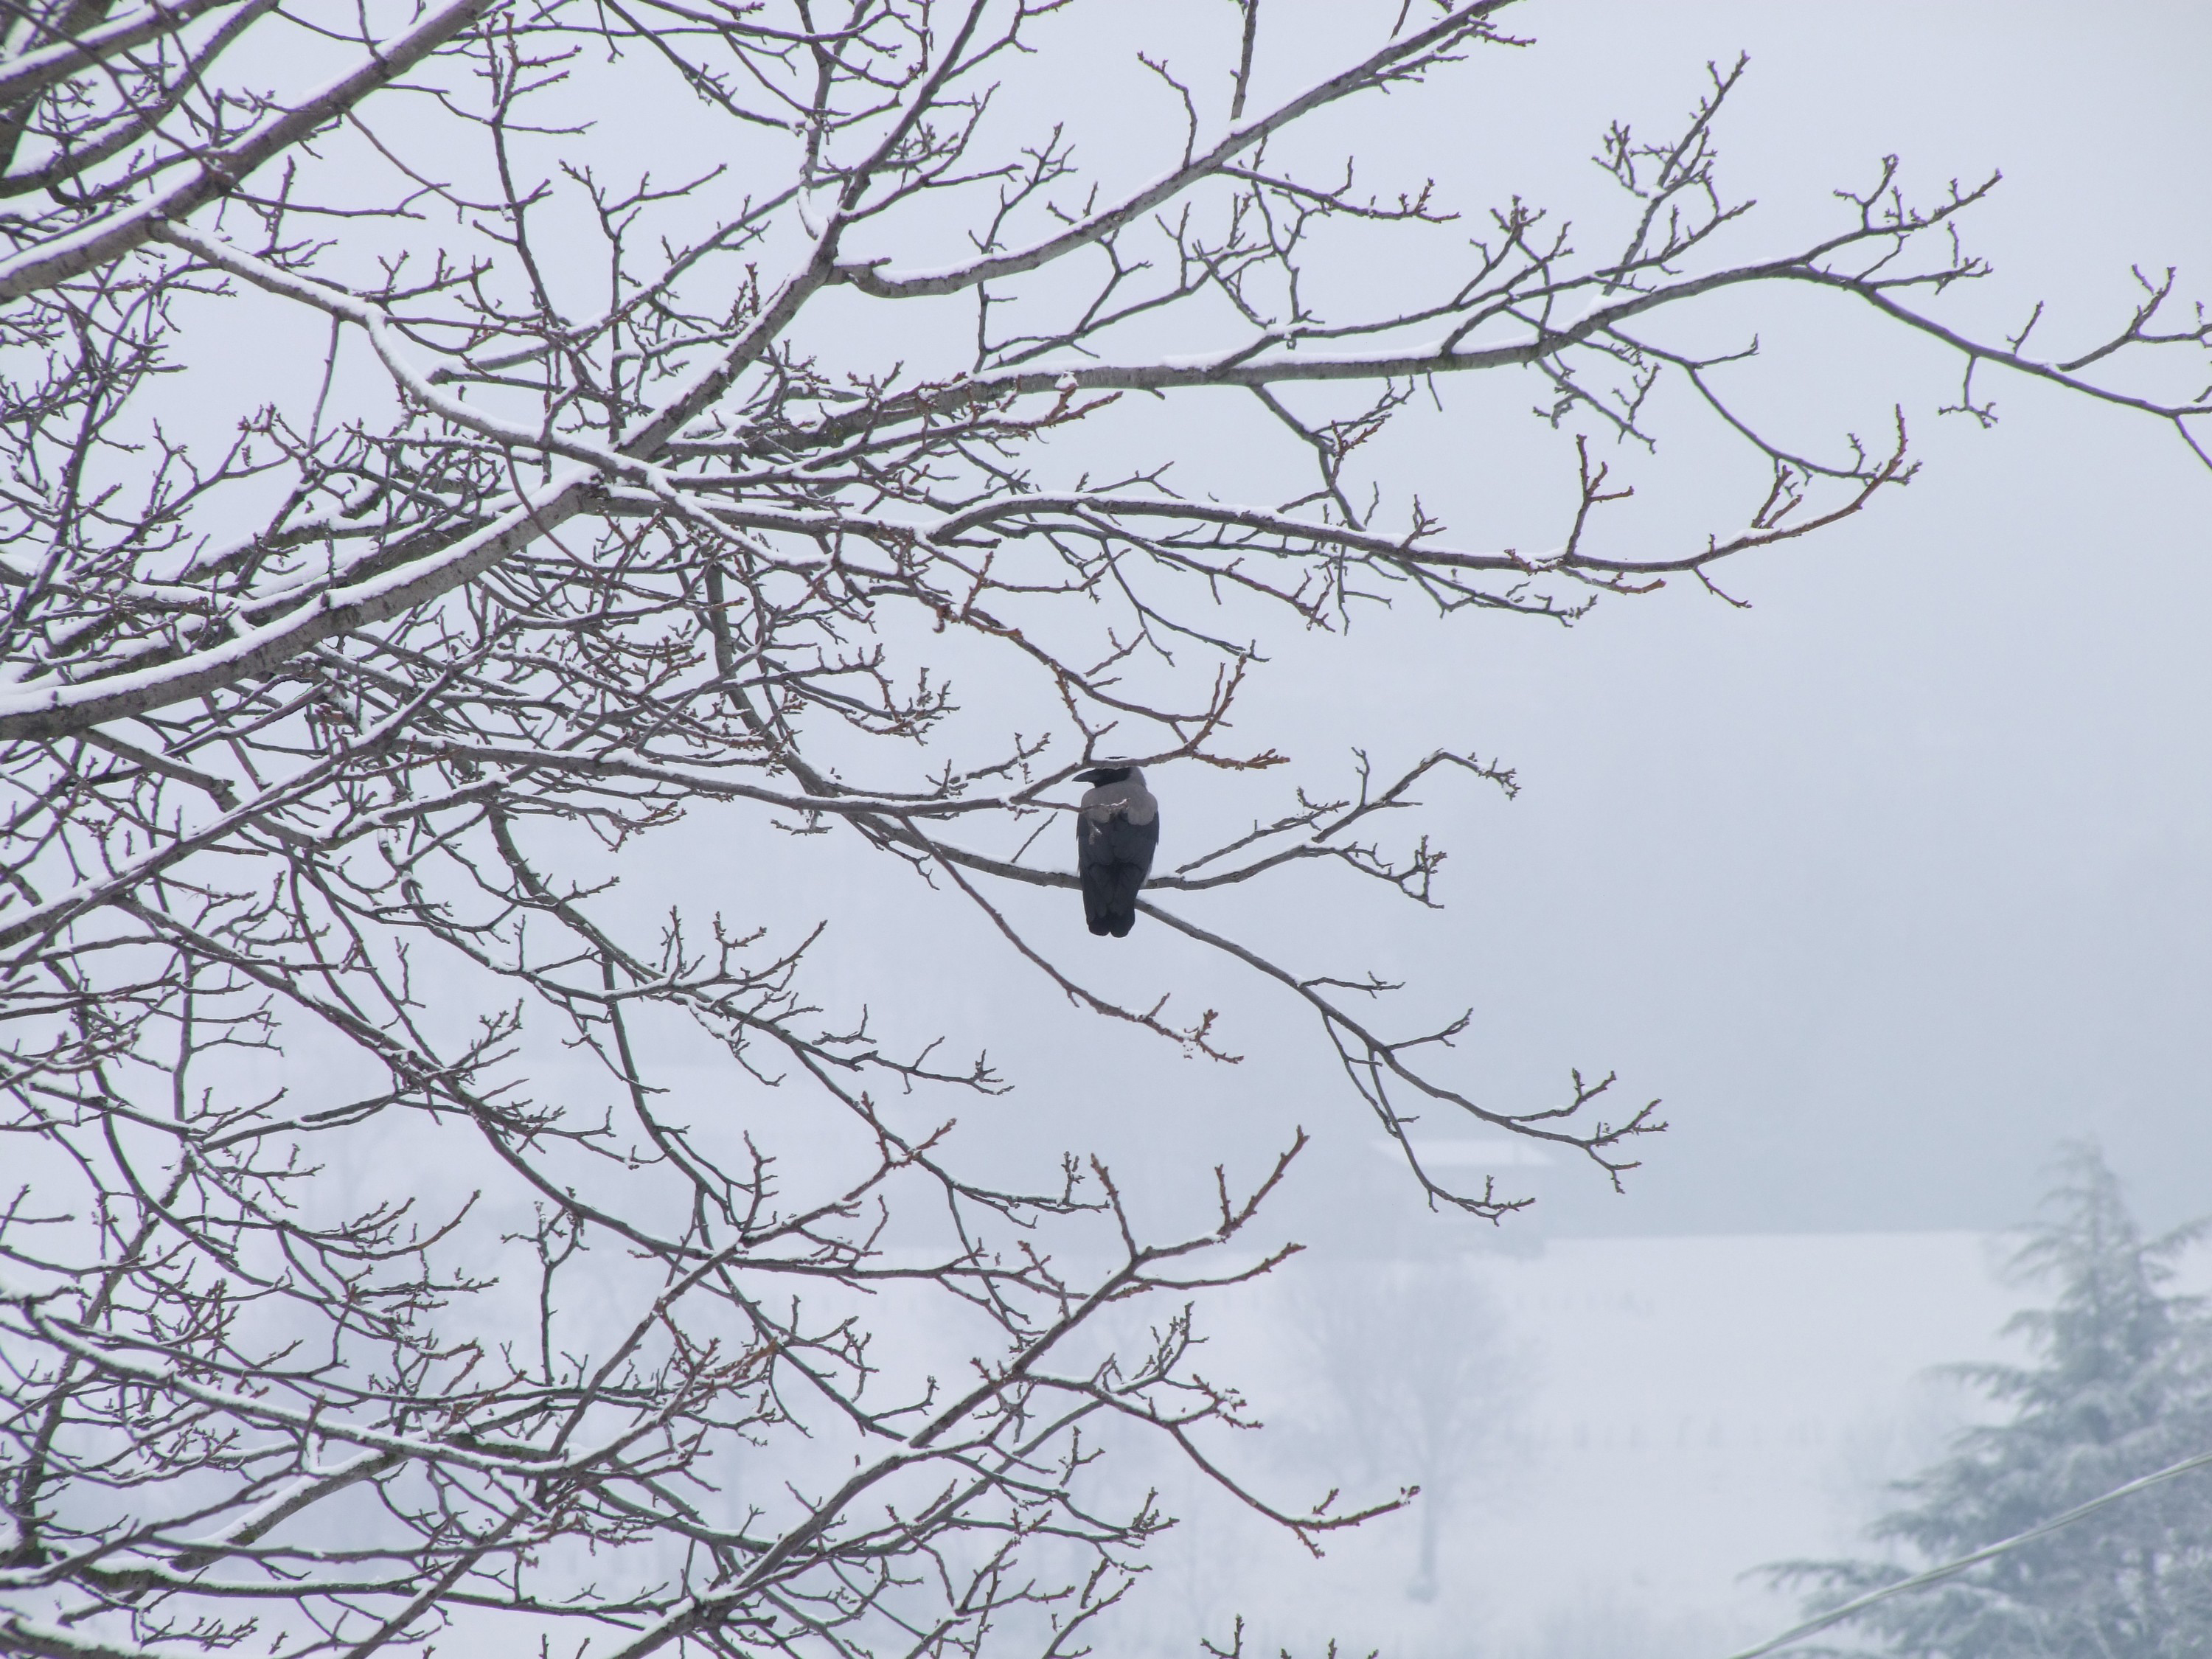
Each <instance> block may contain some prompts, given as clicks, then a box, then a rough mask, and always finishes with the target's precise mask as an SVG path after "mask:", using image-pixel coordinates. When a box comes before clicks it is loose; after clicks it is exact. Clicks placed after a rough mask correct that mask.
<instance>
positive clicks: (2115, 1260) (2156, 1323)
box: [1780, 1146, 2212, 1659]
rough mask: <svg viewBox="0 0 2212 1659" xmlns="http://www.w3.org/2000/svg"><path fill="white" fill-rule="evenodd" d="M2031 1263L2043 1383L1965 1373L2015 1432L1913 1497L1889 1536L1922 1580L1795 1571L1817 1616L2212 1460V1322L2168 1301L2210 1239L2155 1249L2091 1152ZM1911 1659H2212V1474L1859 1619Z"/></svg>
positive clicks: (1996, 1427) (1882, 1565) (2189, 1232)
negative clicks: (2177, 1268)
mask: <svg viewBox="0 0 2212 1659" xmlns="http://www.w3.org/2000/svg"><path fill="white" fill-rule="evenodd" d="M2064 1169H2065V1176H2064V1180H2063V1183H2062V1184H2061V1185H2060V1186H2059V1187H2058V1188H2057V1189H2056V1190H2054V1191H2053V1192H2052V1194H2051V1196H2050V1198H2049V1200H2047V1201H2046V1204H2045V1215H2044V1218H2043V1219H2042V1220H2041V1221H2040V1222H2039V1224H2038V1225H2036V1226H2035V1227H2034V1228H2033V1231H2031V1233H2030V1235H2029V1237H2028V1240H2027V1243H2026V1244H2025V1245H2024V1246H2023V1247H2022V1248H2021V1251H2020V1253H2019V1255H2017V1257H2016V1258H2015V1262H2016V1264H2017V1266H2018V1267H2020V1268H2021V1270H2022V1271H2024V1272H2027V1273H2033V1274H2034V1275H2036V1276H2038V1277H2039V1278H2042V1279H2046V1280H2048V1281H2049V1282H2050V1283H2051V1285H2052V1286H2053V1288H2054V1290H2055V1291H2056V1295H2055V1297H2054V1298H2053V1300H2052V1302H2051V1305H2050V1306H2049V1307H2047V1308H2041V1309H2036V1310H2030V1311H2028V1312H2025V1313H2021V1314H2020V1315H2017V1316H2015V1318H2014V1319H2013V1321H2012V1322H2011V1323H2010V1325H2009V1326H2008V1330H2012V1331H2015V1332H2017V1333H2019V1334H2023V1335H2025V1336H2026V1337H2027V1340H2028V1342H2029V1344H2030V1346H2031V1347H2032V1349H2033V1354H2034V1358H2033V1363H2031V1364H2024V1365H1968V1366H1960V1367H1958V1368H1957V1371H1958V1374H1959V1375H1960V1376H1963V1377H1965V1378H1966V1379H1967V1380H1968V1381H1969V1382H1971V1383H1974V1384H1976V1385H1977V1386H1978V1387H1979V1388H1980V1389H1982V1390H1983V1391H1984V1393H1986V1394H1987V1395H1988V1396H1989V1397H1990V1400H1991V1401H1994V1402H1996V1404H1998V1405H2000V1406H2002V1407H2008V1408H2009V1415H2008V1416H2006V1417H2004V1418H2003V1419H2002V1420H2000V1421H1998V1422H1996V1423H1993V1424H1990V1425H1987V1426H1984V1427H1978V1428H1973V1429H1970V1430H1968V1431H1966V1432H1965V1433H1964V1434H1962V1435H1961V1436H1960V1438H1959V1441H1958V1444H1957V1448H1956V1449H1955V1451H1954V1454H1953V1455H1951V1456H1950V1457H1948V1459H1946V1460H1945V1461H1944V1462H1941V1463H1938V1464H1936V1466H1935V1467H1934V1468H1930V1469H1929V1470H1927V1471H1925V1472H1924V1473H1923V1474H1918V1475H1916V1476H1914V1477H1912V1478H1911V1480H1905V1481H1903V1482H1901V1483H1900V1484H1899V1492H1900V1493H1901V1494H1902V1495H1903V1496H1904V1497H1905V1498H1906V1499H1907V1500H1908V1501H1907V1502H1906V1503H1905V1504H1904V1505H1903V1506H1902V1507H1901V1508H1899V1509H1898V1510H1894V1511H1893V1512H1892V1513H1890V1514H1888V1515H1887V1516H1883V1517H1882V1518H1881V1520H1880V1521H1879V1522H1876V1523H1875V1526H1874V1528H1873V1529H1872V1530H1873V1535H1874V1536H1875V1537H1876V1538H1877V1539H1881V1540H1886V1541H1891V1542H1893V1543H1894V1544H1896V1545H1898V1546H1899V1547H1901V1549H1902V1553H1903V1554H1904V1555H1905V1557H1906V1558H1907V1559H1906V1560H1905V1561H1904V1562H1900V1561H1897V1560H1890V1561H1881V1562H1874V1561H1850V1562H1826V1563H1808V1562H1799V1563H1792V1564H1790V1565H1788V1566H1786V1567H1784V1568H1783V1569H1781V1570H1780V1574H1781V1576H1782V1577H1784V1578H1787V1579H1794V1580H1798V1581H1810V1582H1811V1583H1813V1584H1814V1585H1816V1586H1817V1587H1818V1588H1817V1590H1816V1592H1815V1594H1814V1597H1813V1610H1814V1611H1816V1612H1817V1611H1820V1610H1821V1609H1824V1608H1826V1607H1833V1606H1835V1605H1837V1604H1838V1603H1839V1602H1842V1601H1850V1600H1851V1599H1853V1598H1855V1597H1857V1596H1860V1595H1865V1594H1867V1593H1868V1592H1869V1591H1871V1590H1874V1589H1879V1588H1881V1586H1883V1585H1884V1584H1888V1583H1896V1582H1897V1581H1899V1580H1900V1579H1902V1578H1905V1577H1910V1576H1911V1575H1913V1574H1914V1573H1916V1572H1917V1571H1921V1570H1922V1569H1923V1567H1926V1566H1929V1565H1937V1564H1941V1563H1943V1562H1946V1561H1952V1560H1956V1559H1959V1558H1960V1557H1962V1556H1966V1555H1970V1554H1972V1553H1975V1552H1977V1551H1978V1550H1981V1549H1984V1548H1985V1547H1988V1546H1990V1545H1992V1544H1996V1543H1999V1542H2002V1541H2004V1540H2006V1539H2009V1538H2014V1537H2017V1536H2018V1535H2019V1534H2022V1533H2026V1532H2028V1531H2031V1530H2033V1528H2037V1527H2039V1526H2040V1525H2042V1524H2043V1523H2045V1522H2049V1521H2051V1520H2052V1519H2053V1518H2054V1517H2056V1516H2061V1515H2063V1514H2064V1513H2066V1512H2067V1511H2068V1510H2072V1509H2074V1508H2075V1507H2076V1506H2078V1505H2081V1504H2086V1503H2087V1502H2089V1501H2090V1500H2091V1499H2093V1498H2098V1497H2100V1496H2101V1495H2103V1494H2105V1493H2106V1492H2112V1491H2113V1490H2114V1489H2115V1488H2117V1487H2119V1486H2125V1485H2126V1484H2128V1483H2129V1482H2130V1481H2133V1480H2140V1479H2141V1478H2142V1477H2143V1476H2145V1475H2148V1474H2154V1473H2155V1472H2156V1471H2158V1470H2160V1469H2163V1468H2167V1467H2168V1466H2170V1465H2172V1464H2175V1463H2179V1462H2182V1461H2183V1460H2185V1459H2186V1458H2189V1457H2191V1456H2192V1455H2197V1454H2201V1453H2203V1452H2206V1451H2212V1320H2208V1318H2207V1316H2206V1313H2205V1310H2204V1306H2203V1302H2202V1300H2201V1299H2200V1298H2198V1297H2190V1296H2182V1295H2179V1294H2176V1293H2174V1292H2173V1291H2170V1290H2169V1289H2167V1288H2166V1285H2168V1283H2169V1281H2170V1280H2171V1279H2172V1273H2173V1259H2174V1257H2175V1255H2177V1254H2178V1253H2179V1251H2180V1250H2181V1249H2183V1248H2184V1247H2185V1246H2186V1245H2188V1244H2190V1243H2193V1242H2194V1241H2196V1240H2197V1238H2198V1237H2200V1236H2201V1234H2202V1232H2203V1224H2198V1225H2195V1226H2191V1227H2188V1228H2184V1229H2182V1230H2180V1231H2175V1232H2172V1233H2168V1234H2166V1235H2165V1236H2164V1237H2159V1238H2155V1239H2148V1240H2146V1239H2145V1238H2143V1237H2142V1235H2141V1233H2140V1232H2139V1231H2138V1230H2137V1228H2136V1223H2135V1219H2134V1218H2133V1217H2132V1216H2130V1213H2129V1212H2128V1208H2127V1206H2126V1204H2125V1203H2124V1200H2123V1198H2122V1195H2121V1191H2120V1187H2119V1183H2118V1181H2116V1180H2115V1179H2114V1177H2113V1176H2112V1171H2111V1170H2110V1169H2108V1168H2107V1167H2106V1164H2105V1162H2104V1159H2103V1158H2102V1157H2101V1156H2100V1154H2099V1153H2098V1152H2096V1151H2095V1150H2094V1149H2093V1148H2090V1147H2086V1146H2082V1147H2075V1148H2072V1149H2070V1150H2069V1152H2068V1154H2067V1157H2066V1160H2065V1165H2064ZM1854 1623H1855V1626H1856V1627H1857V1629H1859V1630H1861V1631H1863V1632H1865V1633H1866V1634H1868V1635H1869V1636H1871V1637H1872V1638H1874V1639H1875V1643H1876V1644H1877V1645H1878V1649H1879V1650H1880V1651H1882V1652H1886V1653H1893V1654H1897V1655H1900V1656H1911V1659H2029V1656H2035V1659H2040V1656H2045V1655H2048V1656H2053V1659H2057V1656H2064V1659H2201V1656H2203V1655H2207V1654H2212V1469H2203V1470H2198V1471H2196V1472H2194V1473H2192V1474H2186V1475H2183V1476H2180V1477H2179V1478H2177V1479H2174V1480H2168V1481H2165V1482H2163V1483H2160V1484H2159V1485H2157V1486H2152V1487H2150V1488H2148V1489H2147V1490H2144V1491H2142V1492H2136V1493H2133V1494H2131V1495H2130V1496H2129V1497H2127V1498H2124V1499H2122V1500H2121V1501H2119V1502H2117V1503H2114V1504H2109V1505H2107V1506H2106V1507H2104V1508H2101V1509H2100V1510H2096V1511H2095V1512H2093V1513H2092V1514H2090V1515H2088V1516H2084V1517H2083V1518H2081V1519H2080V1520H2077V1521H2075V1522H2072V1523H2070V1524H2069V1525H2067V1526H2064V1527H2063V1528H2059V1529H2057V1530H2056V1531H2053V1532H2051V1533H2050V1534H2047V1535H2045V1536H2044V1537H2041V1538H2038V1539H2034V1540H2032V1541H2028V1542H2026V1543H2023V1544H2021V1546H2020V1547H2017V1548H2014V1549H2010V1550H2007V1551H2005V1552H2003V1553H2001V1554H1998V1555H1996V1557H1994V1558H1993V1559H1990V1560H1988V1561H1985V1562H1983V1563H1981V1564H1979V1565H1976V1566H1973V1567H1972V1568H1970V1569H1968V1570H1966V1571H1964V1572H1961V1573H1959V1574H1956V1575H1954V1576H1953V1577H1949V1578H1947V1579H1945V1580H1943V1581H1942V1582H1941V1583H1935V1584H1931V1585H1929V1586H1927V1587H1925V1588H1923V1589H1917V1590H1914V1591H1910V1592H1907V1593H1905V1594H1903V1595H1898V1596H1896V1597H1894V1598H1893V1599H1890V1600H1887V1601H1882V1602H1881V1603H1879V1604H1877V1605H1876V1606H1874V1607H1869V1608H1868V1609H1867V1610H1866V1611H1865V1612H1864V1613H1861V1614H1860V1615H1858V1616H1857V1620H1855V1621H1854Z"/></svg>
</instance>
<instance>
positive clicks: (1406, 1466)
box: [1295, 1261, 1522, 1601]
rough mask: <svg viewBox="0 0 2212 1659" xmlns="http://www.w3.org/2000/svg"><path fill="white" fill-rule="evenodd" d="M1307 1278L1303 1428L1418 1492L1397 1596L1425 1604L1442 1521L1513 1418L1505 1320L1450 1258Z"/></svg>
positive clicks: (1517, 1390)
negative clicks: (1307, 1423)
mask: <svg viewBox="0 0 2212 1659" xmlns="http://www.w3.org/2000/svg"><path fill="white" fill-rule="evenodd" d="M1309 1282H1310V1286H1311V1288H1310V1290H1309V1291H1307V1292H1306V1294H1305V1295H1304V1297H1301V1298H1300V1299H1299V1302H1298V1304H1297V1312H1296V1315H1295V1324H1296V1328H1297V1330H1298V1331H1299V1333H1300V1334H1302V1336H1303V1337H1304V1346H1305V1350H1306V1352H1305V1354H1304V1361H1305V1369H1306V1370H1307V1372H1308V1374H1309V1375H1310V1376H1311V1377H1312V1378H1313V1380H1314V1381H1315V1382H1316V1383H1319V1384H1320V1397H1319V1402H1318V1403H1319V1410H1318V1412H1317V1413H1316V1415H1315V1420H1314V1422H1313V1424H1312V1426H1313V1428H1314V1429H1316V1430H1317V1431H1319V1436H1318V1438H1319V1439H1320V1441H1321V1443H1322V1445H1323V1446H1325V1447H1326V1446H1337V1447H1342V1448H1345V1449H1349V1450H1350V1451H1351V1452H1352V1458H1351V1460H1350V1465H1351V1466H1352V1467H1354V1468H1357V1469H1358V1472H1359V1473H1360V1474H1362V1475H1364V1477H1365V1478H1366V1479H1367V1480H1370V1481H1374V1480H1381V1481H1387V1482H1389V1483H1390V1484H1393V1485H1401V1484H1406V1485H1412V1486H1418V1487H1419V1498H1418V1500H1417V1502H1416V1505H1415V1509H1414V1513H1413V1520H1414V1522H1415V1523H1416V1525H1417V1526H1418V1528H1419V1533H1418V1541H1417V1544H1416V1556H1415V1561H1414V1568H1413V1578H1412V1579H1411V1581H1410V1582H1409V1583H1407V1592H1406V1593H1407V1595H1410V1596H1411V1597H1412V1598H1413V1600H1415V1601H1431V1600H1433V1599H1434V1598H1435V1596H1436V1595H1437V1590H1438V1589H1439V1588H1440V1587H1441V1586H1440V1580H1439V1578H1438V1576H1437V1575H1438V1559H1439V1557H1438V1549H1439V1546H1440V1545H1441V1543H1442V1541H1443V1526H1444V1522H1446V1520H1447V1519H1449V1517H1450V1516H1451V1514H1452V1512H1453V1510H1454V1509H1455V1507H1457V1506H1458V1504H1459V1503H1460V1501H1461V1500H1462V1498H1464V1497H1465V1496H1466V1495H1467V1493H1468V1489H1469V1488H1470V1486H1474V1485H1476V1484H1477V1483H1479V1482H1480V1480H1481V1479H1482V1470H1483V1465H1484V1462H1485V1461H1486V1459H1489V1458H1492V1457H1493V1456H1494V1455H1495V1454H1496V1453H1497V1452H1498V1449H1500V1448H1501V1447H1502V1446H1503V1445H1504V1443H1505V1442H1506V1439H1507V1437H1508V1435H1509V1434H1510V1431H1511V1429H1512V1426H1513V1424H1514V1421H1515V1419H1516V1417H1517V1415H1518V1413H1519V1410H1520V1406H1521V1401H1522V1365H1521V1363H1520V1356H1519V1354H1518V1352H1517V1351H1516V1347H1515V1345H1514V1343H1513V1340H1512V1338H1511V1336H1510V1333H1509V1332H1508V1331H1507V1329H1506V1326H1505V1320H1504V1315H1503V1314H1502V1312H1501V1311H1500V1310H1499V1309H1498V1304H1497V1300H1496V1298H1495V1297H1492V1295H1491V1293H1490V1291H1489V1290H1488V1288H1487V1287H1486V1285H1484V1284H1483V1283H1482V1281H1481V1280H1480V1279H1479V1278H1478V1277H1476V1276H1475V1274H1474V1273H1473V1272H1472V1271H1470V1270H1469V1269H1468V1267H1466V1266H1465V1265H1464V1264H1462V1263H1459V1262H1455V1261H1425V1262H1399V1263H1395V1264H1390V1263H1376V1262H1367V1263H1362V1264H1360V1265H1359V1266H1358V1267H1353V1268H1350V1269H1346V1270H1341V1271H1337V1272H1332V1273H1327V1274H1316V1275H1314V1276H1313V1277H1312V1279H1310V1281H1309Z"/></svg>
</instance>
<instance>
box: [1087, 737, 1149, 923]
mask: <svg viewBox="0 0 2212 1659" xmlns="http://www.w3.org/2000/svg"><path fill="white" fill-rule="evenodd" d="M1075 781H1077V782H1078V783H1087V784H1091V785H1092V786H1094V787H1092V788H1091V789H1090V790H1088V791H1086V792H1085V794H1084V797H1083V805H1082V806H1081V808H1080V809H1079V811H1077V813H1076V815H1075V873H1076V874H1077V876H1079V878H1081V879H1082V882H1083V919H1084V921H1086V922H1088V923H1089V924H1090V926H1091V932H1092V933H1111V934H1112V935H1113V936H1114V937H1115V939H1127V937H1128V935H1129V929H1130V928H1132V927H1134V926H1136V922H1137V890H1138V889H1139V887H1142V886H1143V885H1144V884H1145V878H1146V876H1147V875H1148V874H1150V873H1151V872H1152V849H1153V848H1156V847H1158V845H1159V844H1160V804H1159V802H1158V801H1157V800H1154V799H1152V791H1151V790H1149V789H1147V788H1146V787H1145V775H1144V774H1143V773H1142V772H1141V771H1139V769H1137V768H1135V767H1133V766H1101V767H1097V768H1096V769H1093V770H1091V771H1088V772H1079V773H1077V774H1076V775H1075Z"/></svg>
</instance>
